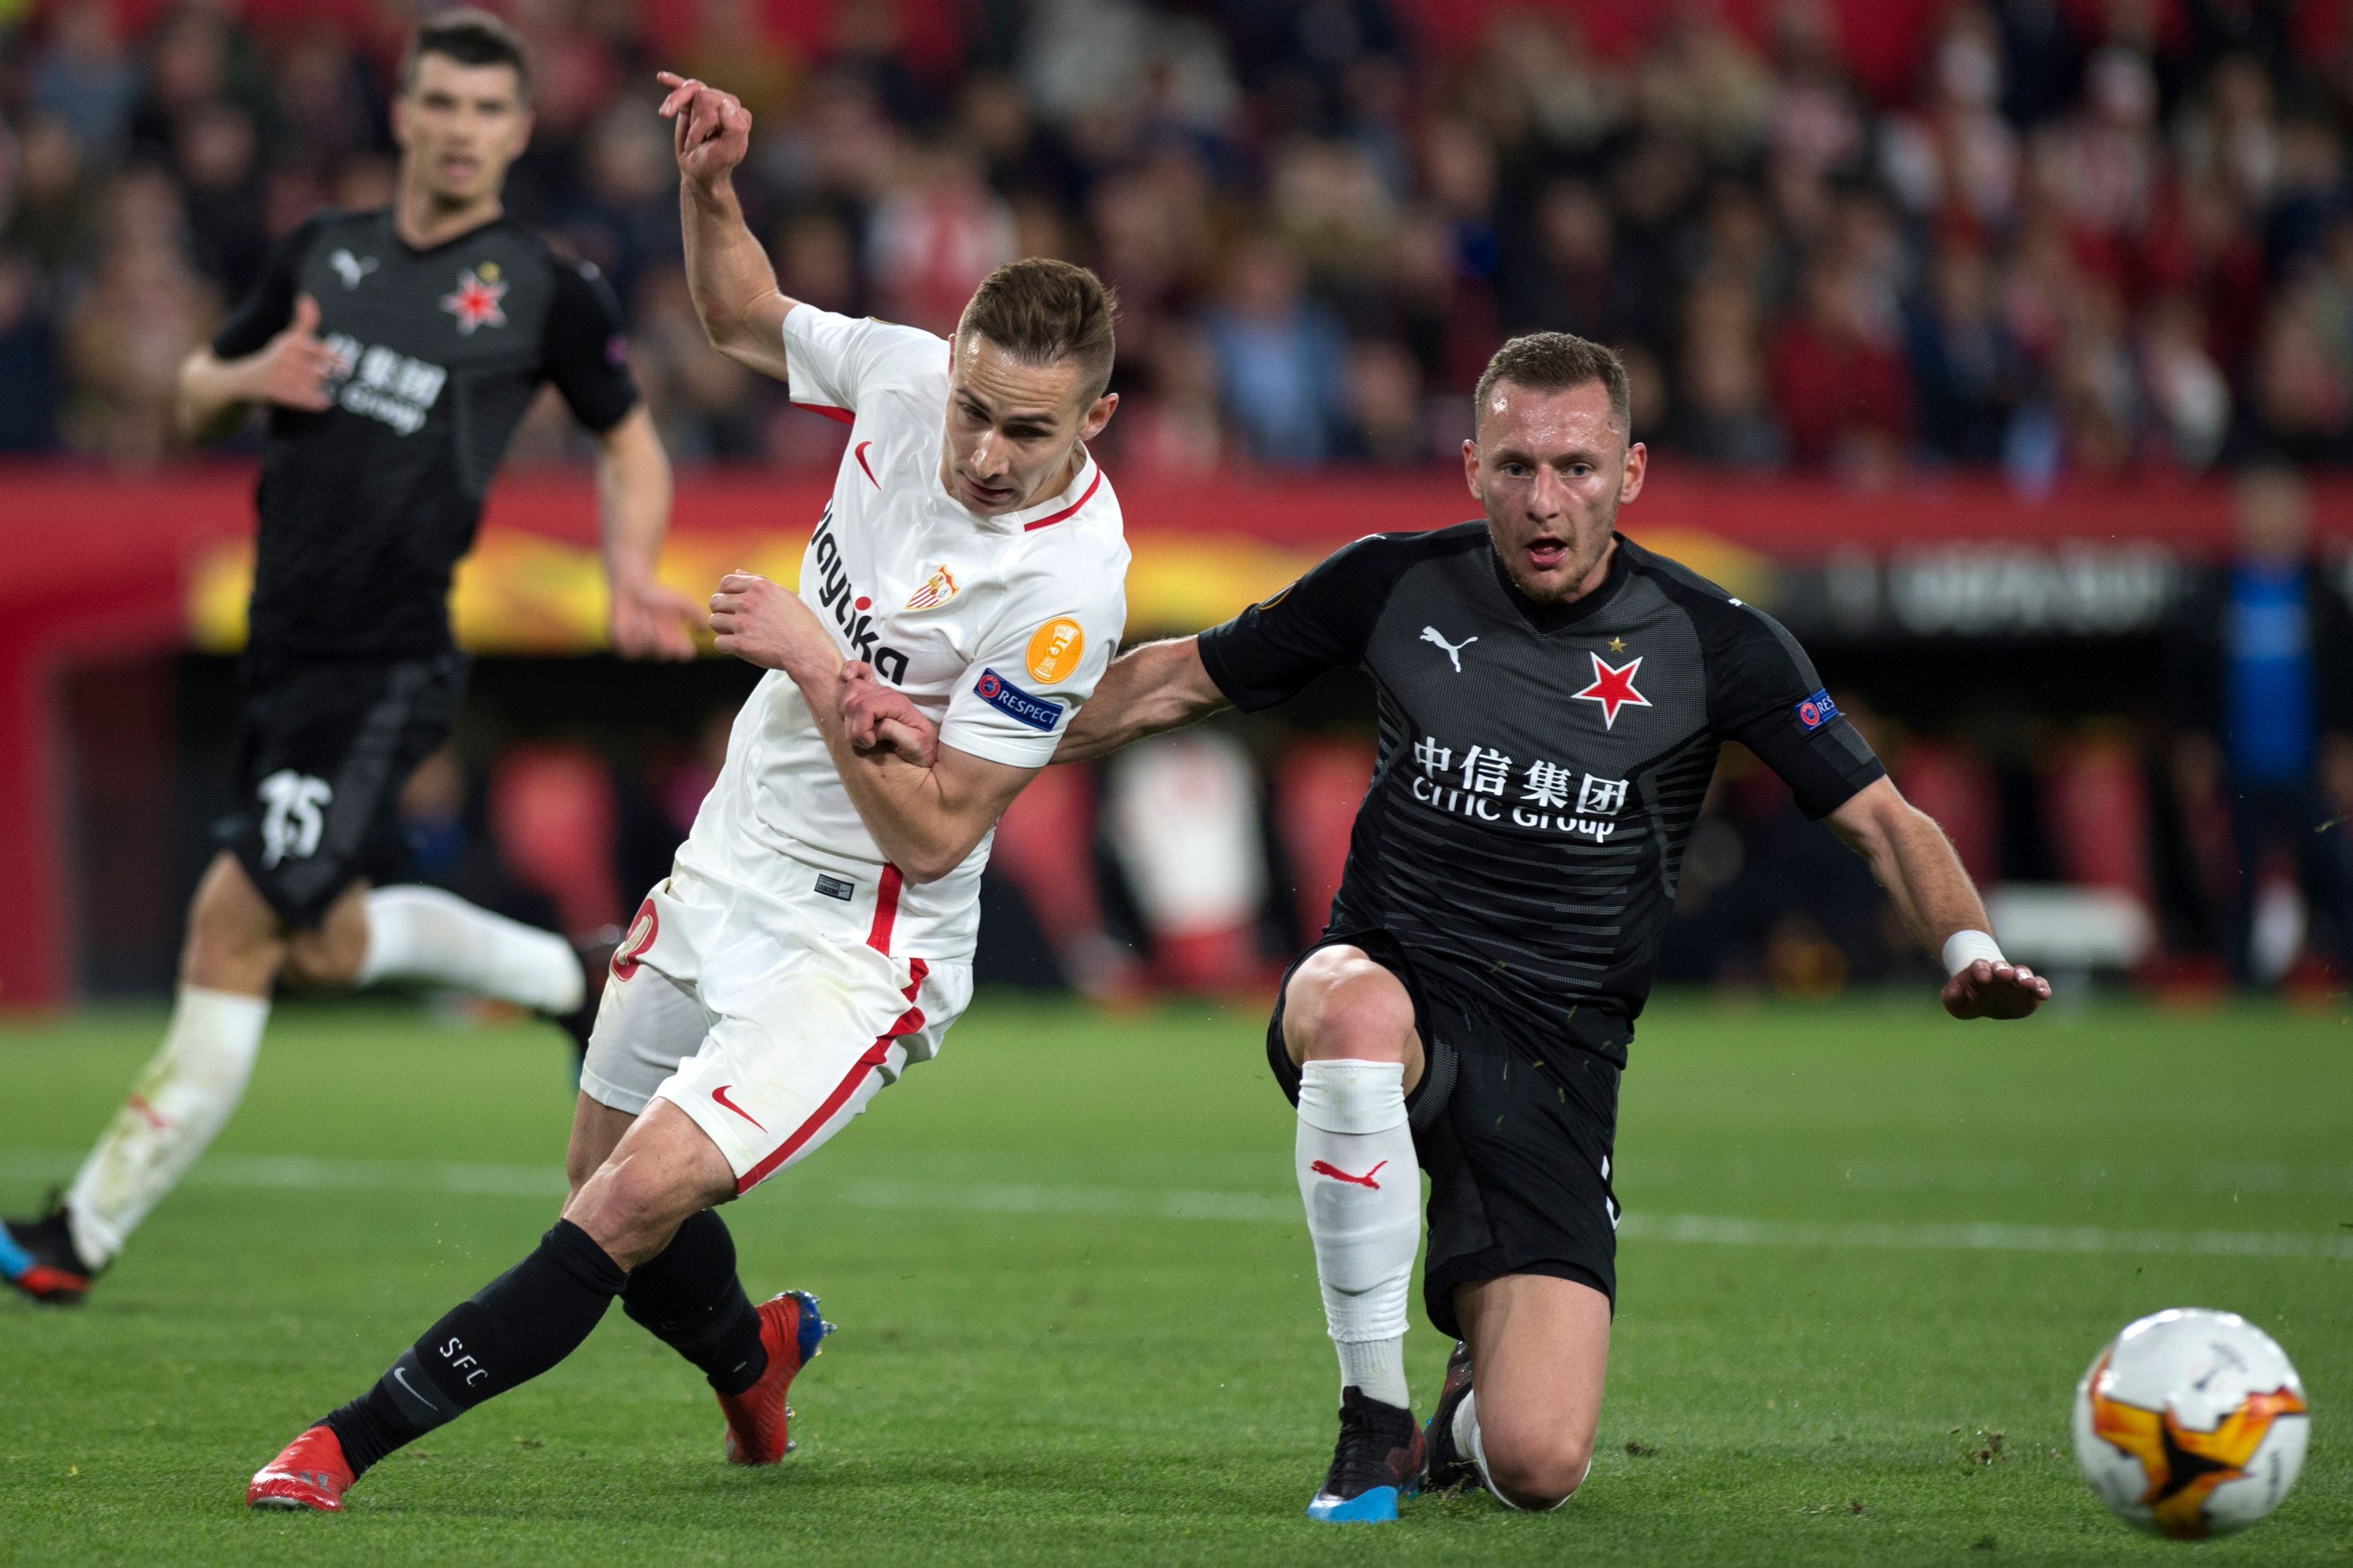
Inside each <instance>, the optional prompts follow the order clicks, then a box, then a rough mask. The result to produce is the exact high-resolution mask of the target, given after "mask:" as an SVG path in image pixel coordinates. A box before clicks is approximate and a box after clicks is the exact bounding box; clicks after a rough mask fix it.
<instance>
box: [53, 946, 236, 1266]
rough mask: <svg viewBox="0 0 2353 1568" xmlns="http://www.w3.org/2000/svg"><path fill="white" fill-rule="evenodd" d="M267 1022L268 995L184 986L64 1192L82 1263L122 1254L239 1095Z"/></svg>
mask: <svg viewBox="0 0 2353 1568" xmlns="http://www.w3.org/2000/svg"><path fill="white" fill-rule="evenodd" d="M268 1022H269V1001H268V1000H267V999H266V998H263V997H259V996H239V995H237V994H235V993H233V992H228V991H207V990H206V989H204V988H203V987H201V986H196V985H183V986H181V987H180V995H179V1000H178V1003H177V1004H176V1005H174V1007H173V1009H172V1024H171V1027H170V1028H168V1029H166V1030H165V1031H164V1045H163V1048H162V1049H160V1050H158V1051H157V1052H156V1053H155V1056H154V1059H153V1060H152V1061H150V1062H149V1063H148V1064H147V1070H146V1071H145V1072H144V1073H142V1074H141V1075H140V1078H139V1081H138V1082H137V1083H135V1084H133V1085H132V1089H131V1094H130V1097H129V1098H128V1099H126V1100H124V1101H123V1102H122V1109H121V1110H118V1111H116V1112H115V1114H114V1121H113V1122H112V1124H111V1125H110V1126H109V1127H108V1128H107V1130H106V1131H105V1133H104V1134H103V1135H102V1136H101V1137H100V1139H99V1141H98V1146H97V1147H96V1148H94V1149H92V1150H91V1151H90V1157H89V1158H88V1159H86V1160H84V1161H83V1162H82V1163H81V1171H80V1173H79V1174H78V1175H76V1176H75V1177H74V1184H73V1188H72V1190H71V1191H70V1192H69V1193H68V1194H66V1219H67V1223H68V1225H69V1226H70V1227H71V1229H72V1232H73V1244H74V1250H75V1251H76V1252H78V1253H79V1254H80V1255H81V1260H82V1261H83V1262H84V1263H87V1264H89V1265H90V1267H91V1268H103V1267H105V1265H106V1264H107V1263H108V1262H109V1261H110V1260H111V1259H112V1258H113V1257H114V1255H115V1254H116V1253H118V1252H120V1251H121V1250H122V1244H123V1242H124V1241H125V1240H127V1239H128V1238H129V1237H130V1235H131V1233H132V1231H133V1230H136V1229H137V1228H138V1227H139V1222H140V1221H141V1220H142V1219H145V1218H146V1217H147V1212H148V1211H149V1210H150V1209H152V1208H153V1207H154V1206H155V1205H157V1204H158V1203H161V1202H162V1201H163V1198H164V1194H165V1193H168V1192H170V1191H171V1190H172V1188H173V1187H174V1185H175V1184H177V1183H178V1182H179V1180H180V1178H181V1176H182V1175H184V1174H185V1173H186V1172H187V1169H188V1167H189V1166H190V1165H193V1164H195V1163H196V1156H197V1155H199V1154H201V1153H203V1152H205V1146H206V1144H208V1143H210V1142H212V1141H213V1137H214V1135H215V1134H216V1133H217V1132H219V1131H220V1130H221V1127H222V1126H223V1124H225V1123H226V1122H227V1121H228V1118H229V1113H230V1112H231V1111H233V1110H236V1109H237V1101H238V1100H242V1099H244V1098H245V1083H246V1079H248V1078H250V1077H252V1076H253V1058H254V1057H255V1055H256V1054H257V1053H258V1052H259V1050H260V1049H261V1026H263V1025H264V1024H266V1023H268Z"/></svg>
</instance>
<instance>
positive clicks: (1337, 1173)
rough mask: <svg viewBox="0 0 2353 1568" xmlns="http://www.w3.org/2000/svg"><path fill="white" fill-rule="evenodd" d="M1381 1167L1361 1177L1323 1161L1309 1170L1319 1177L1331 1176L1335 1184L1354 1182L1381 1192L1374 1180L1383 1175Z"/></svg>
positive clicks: (1311, 1166) (1383, 1163) (1382, 1163)
mask: <svg viewBox="0 0 2353 1568" xmlns="http://www.w3.org/2000/svg"><path fill="white" fill-rule="evenodd" d="M1386 1164H1388V1161H1387V1160H1384V1161H1382V1162H1381V1165H1386ZM1381 1165H1375V1166H1374V1167H1373V1168H1372V1169H1371V1170H1369V1171H1366V1173H1364V1174H1363V1175H1361V1176H1352V1175H1350V1174H1348V1173H1347V1172H1345V1171H1344V1170H1342V1169H1340V1167H1339V1166H1337V1165H1327V1164H1325V1163H1324V1162H1323V1161H1321V1160H1318V1161H1316V1162H1315V1163H1314V1164H1312V1165H1310V1166H1308V1167H1307V1168H1308V1169H1309V1170H1311V1171H1313V1172H1314V1173H1316V1174H1317V1175H1319V1176H1329V1177H1331V1178H1332V1179H1333V1180H1334V1181H1335V1182H1354V1183H1356V1185H1358V1186H1360V1187H1370V1188H1372V1189H1373V1191H1375V1192H1379V1191H1380V1190H1381V1184H1379V1183H1378V1182H1377V1181H1375V1180H1373V1178H1374V1177H1375V1176H1377V1175H1379V1174H1380V1173H1381Z"/></svg>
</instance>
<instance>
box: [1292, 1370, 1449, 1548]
mask: <svg viewBox="0 0 2353 1568" xmlns="http://www.w3.org/2000/svg"><path fill="white" fill-rule="evenodd" d="M1420 1489H1421V1428H1420V1427H1419V1426H1415V1425H1414V1420H1413V1412H1412V1411H1410V1410H1401V1409H1399V1408H1398V1406H1396V1405H1383V1404H1382V1403H1381V1402H1380V1401H1379V1400H1377V1399H1367V1398H1366V1397H1365V1393H1364V1391H1363V1390H1362V1389H1358V1388H1344V1389H1342V1390H1341V1391H1340V1442H1339V1446H1338V1447H1335V1448H1334V1449H1333V1450H1332V1471H1331V1473H1330V1474H1329V1475H1327V1476H1325V1477H1324V1489H1323V1490H1321V1491H1319V1492H1317V1493H1316V1494H1315V1500H1314V1501H1313V1502H1311V1503H1309V1504H1308V1505H1307V1517H1308V1518H1310V1519H1318V1520H1328V1521H1334V1522H1364V1523H1386V1522H1387V1521H1390V1520H1393V1519H1395V1518H1397V1516H1398V1503H1400V1502H1402V1501H1404V1500H1406V1499H1407V1498H1409V1497H1411V1496H1413V1494H1414V1493H1416V1492H1418V1491H1419V1490H1420Z"/></svg>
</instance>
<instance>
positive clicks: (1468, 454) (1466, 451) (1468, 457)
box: [1462, 441, 1487, 506]
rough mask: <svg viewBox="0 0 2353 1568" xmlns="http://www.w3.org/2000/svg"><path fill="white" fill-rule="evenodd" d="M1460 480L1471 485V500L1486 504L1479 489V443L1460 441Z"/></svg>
mask: <svg viewBox="0 0 2353 1568" xmlns="http://www.w3.org/2000/svg"><path fill="white" fill-rule="evenodd" d="M1462 482H1463V483H1464V484H1467V485H1469V486H1470V487H1471V496H1472V500H1476V501H1478V502H1479V503H1480V504H1481V505H1482V506H1483V505H1484V504H1486V500H1487V497H1486V495H1485V494H1484V492H1482V490H1481V489H1479V443H1478V442H1476V441H1465V442H1463V443H1462Z"/></svg>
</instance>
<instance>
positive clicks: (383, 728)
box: [215, 653, 467, 930]
mask: <svg viewBox="0 0 2353 1568" xmlns="http://www.w3.org/2000/svg"><path fill="white" fill-rule="evenodd" d="M466 668H467V659H466V657H465V655H463V654H459V653H446V654H441V655H438V656H436V657H433V658H412V659H368V658H332V659H330V658H321V659H291V658H271V659H267V660H263V659H255V658H248V659H247V661H246V668H245V671H244V675H245V685H246V696H245V713H244V718H243V721H242V723H241V725H240V727H239V732H238V736H237V802H238V807H237V811H236V812H235V813H233V814H232V815H230V816H227V817H224V818H222V819H221V821H220V823H219V824H218V825H217V826H216V829H215V833H216V837H218V838H219V839H220V841H221V842H222V843H223V844H225V845H226V846H227V847H228V848H229V849H230V850H231V851H233V852H234V853H235V854H236V856H237V862H238V864H240V865H242V866H243V867H244V868H245V874H246V875H247V876H248V877H250V878H252V879H253V885H254V886H255V887H257V888H259V889H261V894H262V897H264V898H266V899H268V900H269V905H270V907H271V908H272V909H274V910H277V911H278V913H279V914H280V916H281V917H283V918H284V919H285V921H287V922H288V923H289V924H290V925H294V926H297V927H300V928H302V929H304V930H310V929H312V928H315V927H316V926H317V925H318V923H319V922H320V921H322V919H324V918H325V916H326V913H327V906H328V905H330V904H332V903H333V902H334V901H335V899H336V897H337V895H339V894H341V893H342V892H343V889H345V888H348V887H350V886H351V885H352V883H353V881H354V880H356V879H360V878H363V877H364V878H367V879H371V880H376V881H381V880H384V879H386V878H393V877H397V876H398V875H399V874H400V872H401V871H402V870H403V869H404V868H406V866H407V864H408V843H407V839H406V837H405V836H404V835H403V833H402V831H401V825H400V791H401V787H402V786H403V785H404V784H406V783H407V782H408V775H409V774H410V773H413V772H415V771H416V768H417V763H421V762H423V761H424V760H425V759H426V758H427V756H430V755H431V754H432V753H433V752H435V751H436V750H437V749H438V748H439V746H440V744H441V742H443V741H445V740H447V739H448V734H449V727H450V726H451V725H452V724H453V723H455V722H456V721H457V718H458V705H459V701H460V700H462V699H463V698H464V696H465V693H466Z"/></svg>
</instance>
